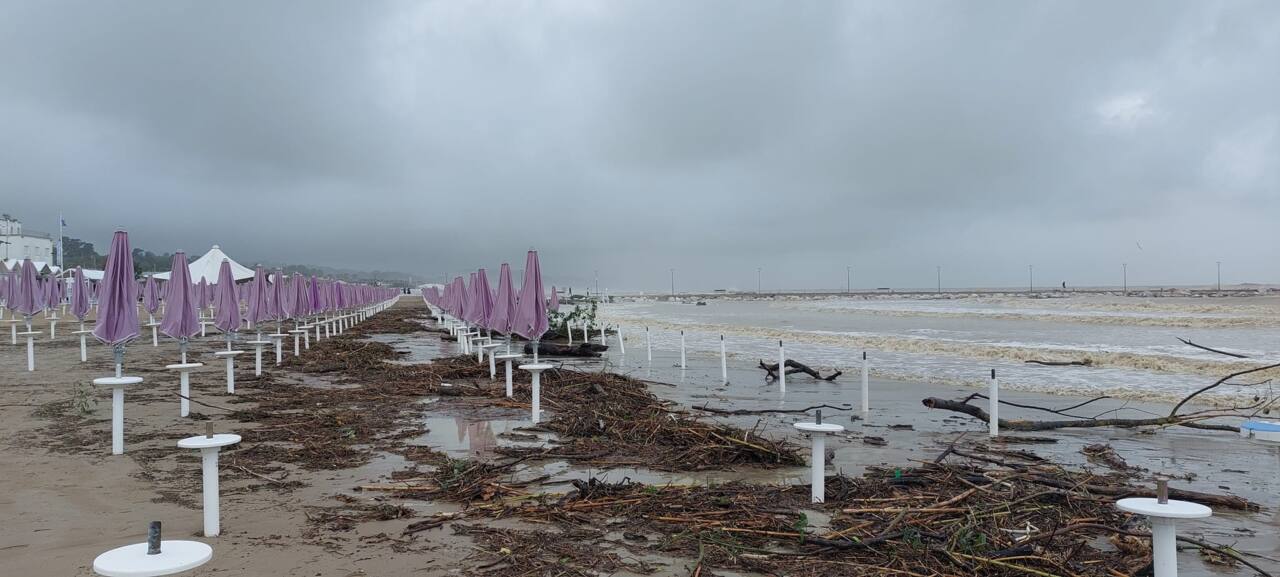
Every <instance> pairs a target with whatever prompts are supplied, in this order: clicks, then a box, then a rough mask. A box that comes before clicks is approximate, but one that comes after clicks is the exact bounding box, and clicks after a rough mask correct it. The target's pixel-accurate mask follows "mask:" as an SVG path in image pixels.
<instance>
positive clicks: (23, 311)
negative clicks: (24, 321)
mask: <svg viewBox="0 0 1280 577" xmlns="http://www.w3.org/2000/svg"><path fill="white" fill-rule="evenodd" d="M18 275H19V276H18V288H17V290H16V291H14V297H13V304H12V305H11V306H10V307H9V308H11V309H13V312H16V313H18V314H20V315H23V316H31V315H34V314H36V313H38V312H40V311H42V310H44V299H43V298H41V297H42V295H41V294H40V285H39V280H37V277H36V265H34V264H32V263H31V259H29V258H27V259H23V260H22V267H21V269H20V270H19V271H18Z"/></svg>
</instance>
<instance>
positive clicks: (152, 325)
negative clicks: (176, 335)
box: [142, 323, 160, 327]
mask: <svg viewBox="0 0 1280 577" xmlns="http://www.w3.org/2000/svg"><path fill="white" fill-rule="evenodd" d="M142 326H144V327H158V326H160V323H146V324H144V325H142Z"/></svg>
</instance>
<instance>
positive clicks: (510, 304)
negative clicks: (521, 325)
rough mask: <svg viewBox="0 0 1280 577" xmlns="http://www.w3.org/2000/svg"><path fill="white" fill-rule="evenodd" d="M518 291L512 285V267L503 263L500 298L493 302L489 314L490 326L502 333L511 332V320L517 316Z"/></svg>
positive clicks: (500, 277) (499, 280)
mask: <svg viewBox="0 0 1280 577" xmlns="http://www.w3.org/2000/svg"><path fill="white" fill-rule="evenodd" d="M515 312H516V292H515V289H514V288H513V287H512V286H511V267H510V266H508V265H507V263H505V262H504V263H502V269H501V270H499V271H498V298H497V299H496V300H495V301H494V303H493V312H492V313H491V314H490V315H489V328H490V329H493V330H495V331H498V332H500V333H502V334H507V333H510V332H511V320H512V319H513V318H515Z"/></svg>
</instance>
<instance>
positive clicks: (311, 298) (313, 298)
mask: <svg viewBox="0 0 1280 577" xmlns="http://www.w3.org/2000/svg"><path fill="white" fill-rule="evenodd" d="M307 292H308V294H307V302H308V303H310V304H311V307H310V310H309V311H307V314H308V315H317V314H320V311H321V310H323V309H322V308H321V307H320V283H319V281H318V280H316V277H315V276H312V277H311V282H308V283H307Z"/></svg>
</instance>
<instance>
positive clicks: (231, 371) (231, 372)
mask: <svg viewBox="0 0 1280 577" xmlns="http://www.w3.org/2000/svg"><path fill="white" fill-rule="evenodd" d="M243 353H244V351H215V352H214V353H213V356H215V357H222V358H224V359H227V392H228V393H231V394H233V395H234V394H235V392H236V355H239V354H243Z"/></svg>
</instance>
